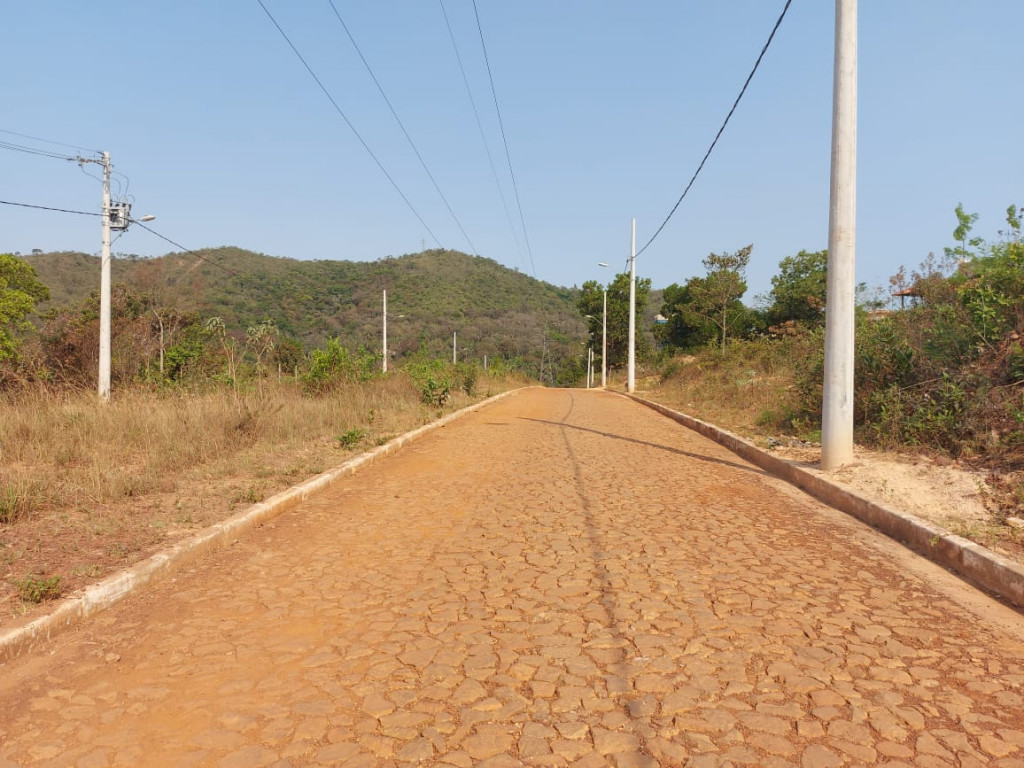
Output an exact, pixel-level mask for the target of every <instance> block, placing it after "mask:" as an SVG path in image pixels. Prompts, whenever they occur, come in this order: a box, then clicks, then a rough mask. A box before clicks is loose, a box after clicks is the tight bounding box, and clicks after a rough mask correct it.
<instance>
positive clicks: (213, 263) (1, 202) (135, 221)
mask: <svg viewBox="0 0 1024 768" xmlns="http://www.w3.org/2000/svg"><path fill="white" fill-rule="evenodd" d="M0 205H16V206H18V207H19V208H37V209H39V210H41V211H57V212H59V213H75V214H78V215H79V216H102V215H103V214H101V213H93V212H92V211H72V210H70V209H68V208H52V207H50V206H47V205H30V204H29V203H12V202H11V201H9V200H0ZM128 221H130V222H131V223H132V224H138V225H139V226H140V227H142V228H143V229H144V230H146V231H147V232H149V233H150V234H153V235H156V236H157V237H159V238H160V239H161V240H164V241H166V242H168V243H170V244H171V245H173V246H174V247H175V248H177V249H178V250H181V251H184V252H185V253H190V254H192V255H193V256H195V257H196V258H197V259H199V260H200V261H205V262H206V263H207V264H209V265H210V266H213V267H216V268H217V269H222V270H224V271H225V272H227V273H228V274H229V275H233V276H235V277H237V276H238V273H237V272H235V271H234V270H233V269H228V268H227V267H225V266H224V265H223V264H218V263H217V262H216V261H211V260H210V259H208V258H206V257H205V256H203V255H202V254H201V253H197V252H196V251H193V250H191V249H189V248H186V247H185V246H184V245H181V244H180V243H176V242H174V241H173V240H171V238H169V237H166V236H164V235H161V234H160V233H159V232H157V231H156V230H155V229H153V228H152V227H147V226H146V225H145V224H143V223H142V222H141V221H139V220H138V219H128ZM122 235H124V232H121V234H119V235H118V236H117V237H115V238H114V239H113V240H112V241H111V243H110V244H111V245H113V244H114V243H116V242H117V241H118V240H119V239H121V237H122Z"/></svg>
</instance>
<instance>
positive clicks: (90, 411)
mask: <svg viewBox="0 0 1024 768" xmlns="http://www.w3.org/2000/svg"><path fill="white" fill-rule="evenodd" d="M521 383H522V382H519V381H516V380H513V379H510V378H493V377H487V376H484V375H481V376H480V377H479V379H478V380H477V381H476V387H475V389H474V394H473V395H472V396H470V395H467V394H466V393H465V392H463V391H458V392H456V391H453V392H452V393H451V396H450V398H449V399H448V400H447V401H446V402H445V404H444V406H443V407H442V408H440V409H439V408H437V407H433V406H429V405H426V404H424V402H423V394H422V392H421V389H420V388H418V387H417V386H415V385H414V383H413V382H412V380H410V378H409V377H408V376H407V375H405V374H395V375H391V376H388V377H386V378H383V379H377V380H372V381H366V382H362V383H352V384H351V385H347V386H345V387H343V388H340V389H337V390H334V391H332V392H330V393H328V394H323V395H317V396H310V395H307V394H303V393H302V391H301V390H300V389H299V387H298V386H297V385H295V384H294V383H293V382H289V381H281V382H278V381H271V382H266V383H265V384H264V385H263V386H261V387H260V388H259V390H253V391H249V392H236V391H234V390H231V389H229V388H218V389H213V390H210V391H206V392H201V393H192V394H185V393H180V392H177V393H175V392H170V393H167V392H164V393H161V392H153V391H147V390H142V389H138V390H129V391H125V392H123V393H120V394H118V396H117V397H116V398H115V399H114V400H113V401H112V402H111V403H110V404H109V405H107V406H104V407H101V406H99V405H98V404H97V403H96V396H95V394H94V393H91V392H90V393H71V394H69V393H59V394H55V393H45V394H42V393H27V394H26V393H21V394H19V395H17V396H13V395H12V396H8V397H5V398H0V623H4V622H8V621H10V620H12V619H14V618H17V617H20V616H24V615H26V614H27V613H29V612H30V611H31V610H32V609H33V606H34V603H38V602H41V601H44V600H46V599H50V598H53V597H57V596H59V595H60V594H69V593H70V592H72V591H74V590H75V589H77V588H79V587H82V586H84V585H85V584H87V583H89V582H92V581H95V580H97V579H99V578H102V577H103V576H106V575H108V574H110V573H112V572H115V571H117V570H119V569H121V568H124V567H126V566H128V565H131V564H133V563H136V562H139V561H140V560H142V559H144V558H145V557H148V556H149V555H151V554H152V553H153V552H155V551H158V550H159V549H161V548H163V547H165V546H167V545H168V544H170V543H173V542H175V541H177V540H179V539H182V538H185V537H187V536H188V535H190V534H192V533H194V532H195V531H197V530H199V529H201V528H203V527H205V526H208V525H210V524H212V523H214V522H217V521H219V520H222V519H224V518H226V517H228V516H229V515H231V514H232V513H234V512H236V511H238V510H239V509H241V508H243V507H245V506H247V505H249V504H253V503H255V502H258V501H261V500H262V499H265V498H267V497H269V496H271V495H273V494H275V493H277V492H279V491H281V490H284V489H285V488H288V487H290V486H292V485H295V484H297V483H299V482H301V481H303V480H305V479H307V478H308V477H311V476H313V475H316V474H319V473H320V472H323V471H324V470H326V469H328V468H330V467H333V466H335V465H337V464H340V463H341V462H343V461H345V460H346V459H347V458H349V457H350V456H353V455H355V454H357V453H360V452H361V451H364V450H367V449H369V448H371V447H373V446H375V445H381V444H383V443H385V442H387V441H388V440H390V439H391V438H393V437H395V436H397V435H399V434H402V433H404V432H407V431H409V430H411V429H414V428H415V427H417V426H420V425H422V424H425V423H427V422H429V421H431V420H433V419H434V418H436V417H437V416H438V415H439V413H448V412H451V411H453V410H457V409H459V408H461V407H464V406H466V405H469V404H470V403H472V402H477V401H479V400H482V399H484V398H485V397H488V396H490V395H494V394H497V393H499V392H502V391H506V390H508V389H512V388H514V387H515V386H519V385H521Z"/></svg>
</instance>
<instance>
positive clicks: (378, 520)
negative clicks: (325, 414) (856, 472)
mask: <svg viewBox="0 0 1024 768" xmlns="http://www.w3.org/2000/svg"><path fill="white" fill-rule="evenodd" d="M1022 626H1024V624H1022V619H1021V618H1020V616H1019V615H1018V614H1016V613H1013V612H1011V611H1009V610H1008V609H1006V608H1002V607H1000V606H998V605H996V604H995V603H992V602H991V601H988V599H987V598H985V597H983V596H981V595H978V594H976V593H974V592H973V591H972V590H970V589H969V588H967V587H965V586H964V585H962V584H960V583H959V582H957V581H956V580H954V579H953V578H952V577H950V576H949V575H948V574H945V573H944V572H943V571H941V570H940V569H938V568H934V567H933V566H931V565H930V564H926V563H922V562H920V561H918V560H917V559H916V558H914V557H913V556H911V555H909V554H908V553H905V552H903V551H902V550H901V549H900V548H899V547H898V546H896V545H894V544H892V543H889V542H887V541H885V540H884V539H882V538H881V537H879V536H877V535H876V534H874V533H873V532H870V531H868V530H867V529H864V528H862V527H860V526H859V525H858V524H856V523H853V522H851V521H848V520H846V519H845V518H843V517H842V516H841V515H839V513H836V512H834V511H832V510H829V509H826V508H824V507H822V506H821V505H819V504H817V503H815V502H813V501H811V500H809V499H807V498H805V497H802V496H800V495H798V494H796V493H795V492H793V491H791V490H787V489H786V488H785V487H784V486H783V485H782V484H780V483H779V482H778V481H775V480H773V479H771V478H769V477H767V476H766V475H765V474H764V473H762V472H761V471H760V470H758V469H756V468H754V467H752V466H750V465H748V464H746V463H744V462H742V461H741V460H738V459H737V458H735V457H734V456H733V455H732V454H730V453H728V452H727V451H725V450H723V449H721V448H719V447H718V446H716V445H714V444H712V443H710V442H708V441H706V440H704V439H703V438H700V437H698V436H696V435H694V434H692V433H690V432H688V431H686V430H685V429H683V428H681V427H679V426H678V425H676V424H674V423H672V422H670V421H668V420H666V419H664V418H662V417H660V416H658V415H657V414H655V413H653V412H651V411H649V410H646V409H644V408H643V407H641V406H638V405H635V404H633V403H631V402H628V401H626V400H625V399H623V398H620V397H617V396H615V395H611V394H605V393H599V392H586V391H580V390H576V391H567V390H560V391H559V390H533V391H528V392H525V393H521V394H519V395H516V396H514V397H511V398H508V399H506V400H504V401H501V402H499V403H497V404H495V405H492V406H490V407H488V408H485V409H483V410H482V411H480V412H478V413H476V414H474V415H471V416H469V417H467V418H465V419H463V420H461V421H459V422H457V423H456V424H453V425H451V426H449V427H447V428H445V429H443V430H440V431H438V432H435V433H433V434H432V435H431V436H430V437H427V438H424V439H423V440H422V441H420V442H417V443H415V444H413V445H412V446H411V447H409V448H408V449H405V450H403V451H402V452H400V453H399V454H398V455H396V456H395V457H393V458H389V459H387V460H385V461H382V462H380V463H378V464H376V465H374V466H373V467H371V468H370V469H368V470H367V471H365V472H361V473H360V474H358V475H356V476H355V477H353V478H351V479H350V480H345V481H342V483H341V484H340V485H338V486H336V487H335V489H334V490H331V491H329V492H327V493H325V494H323V495H322V496H319V497H317V498H316V499H314V500H311V501H310V502H307V503H305V504H304V505H302V506H301V507H299V508H298V509H297V510H295V511H293V512H290V513H288V514H286V515H284V516H282V517H280V518H277V519H276V520H275V521H274V522H273V523H272V524H269V525H266V526H264V527H263V528H262V529H260V530H258V531H255V532H253V533H252V534H251V535H249V536H246V537H245V538H243V539H242V540H240V541H239V542H237V544H235V545H234V546H233V547H231V548H230V549H227V550H222V551H220V552H218V553H216V554H215V555H212V556H210V557H208V558H207V559H206V560H204V561H202V562H201V563H199V564H198V565H196V566H195V567H193V568H190V569H188V570H186V571H184V572H181V573H179V575H178V576H177V578H176V579H175V580H174V581H169V582H165V583H164V584H162V585H159V586H156V587H154V588H151V589H149V590H147V591H146V592H145V593H144V594H141V595H139V596H137V597H134V598H131V599H130V600H128V601H126V602H125V603H122V604H121V605H119V606H118V607H116V608H115V609H113V610H110V611H108V612H106V613H104V614H102V615H100V616H98V617H96V618H94V619H92V620H90V621H89V622H88V623H87V624H86V625H84V626H82V627H80V628H79V629H77V630H74V631H72V632H69V633H67V634H65V635H63V636H61V637H60V638H58V639H57V640H56V641H55V642H54V643H53V644H52V645H51V646H50V647H48V648H46V649H44V650H43V651H42V652H40V653H36V654H33V655H32V656H30V657H28V658H23V659H21V660H19V661H17V662H14V663H12V664H8V665H7V666H6V667H2V668H0V767H2V768H8V766H12V765H25V766H28V765H32V766H35V765H59V766H79V767H81V768H91V767H93V766H106V765H117V766H164V765H167V766H197V765H198V766H207V765H209V766H222V767H224V768H229V767H237V768H250V767H252V766H288V765H291V766H302V765H346V766H391V765H396V766H404V765H415V764H422V765H444V766H472V765H480V766H494V767H496V768H498V767H504V766H518V765H531V766H566V765H572V766H594V767H595V768H596V767H597V766H618V767H620V768H625V767H626V766H655V765H663V766H681V765H692V766H727V765H763V766H790V765H796V766H818V767H824V766H845V765H891V766H899V765H921V766H985V765H991V766H1024V725H1022V720H1024V699H1022V693H1024V687H1022V686H1024V645H1022V642H1021V638H1022V637H1024V633H1022Z"/></svg>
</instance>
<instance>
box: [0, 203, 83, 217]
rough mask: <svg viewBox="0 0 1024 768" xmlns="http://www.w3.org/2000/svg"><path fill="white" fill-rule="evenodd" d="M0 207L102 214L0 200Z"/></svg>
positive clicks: (81, 214) (78, 213) (80, 214)
mask: <svg viewBox="0 0 1024 768" xmlns="http://www.w3.org/2000/svg"><path fill="white" fill-rule="evenodd" d="M0 205H16V206H18V207H19V208H36V209H38V210H40V211H57V212H58V213H74V214H77V215H79V216H101V215H102V214H99V213H95V212H93V211H72V210H70V209H68V208H51V207H49V206H47V205H30V204H29V203H12V202H11V201H10V200H0Z"/></svg>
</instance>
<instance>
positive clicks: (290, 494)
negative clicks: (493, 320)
mask: <svg viewBox="0 0 1024 768" xmlns="http://www.w3.org/2000/svg"><path fill="white" fill-rule="evenodd" d="M520 391H522V390H521V389H512V390H509V391H508V392H502V393H501V394H498V395H495V396H494V397H489V398H488V399H486V400H483V401H481V402H479V403H474V404H473V405H470V406H467V407H466V408H462V409H460V410H458V411H455V412H454V413H450V414H448V415H447V416H445V417H443V418H441V419H438V420H437V421H432V422H430V423H429V424H425V425H423V426H422V427H419V428H417V429H414V430H413V431H412V432H406V433H405V434H404V435H399V436H398V437H396V438H394V439H393V440H390V441H388V442H387V443H385V444H384V445H382V446H379V447H377V448H375V449H373V450H372V451H367V452H366V453H361V454H360V455H358V456H356V457H354V458H352V459H349V460H348V461H346V462H345V463H344V464H341V465H339V466H337V467H335V468H334V469H329V470H327V471H326V472H324V473H322V474H319V475H317V476H316V477H312V478H310V479H309V480H306V481H305V482H302V483H299V484H298V485H296V486H293V487H292V488H289V489H287V490H285V491H282V492H281V493H278V494H276V495H275V496H271V497H270V498H269V499H267V500H266V501H261V502H259V503H258V504H253V505H252V506H251V507H248V508H247V509H243V510H242V511H240V512H238V513H236V514H235V515H232V516H231V517H229V518H228V519H227V520H223V521H221V522H219V523H215V524H214V525H211V526H210V527H209V528H204V529H203V530H202V531H200V532H199V533H197V534H196V535H195V536H192V537H191V538H188V539H184V540H183V541H179V542H178V543H177V544H174V545H173V546H171V547H170V548H168V549H165V550H163V551H161V552H157V553H156V554H155V555H153V556H152V557H149V558H148V559H146V560H143V561H142V562H141V563H137V564H136V565H134V566H132V567H131V568H129V569H128V570H126V571H122V572H121V573H117V574H114V575H113V576H110V577H108V578H106V579H104V580H103V581H99V582H97V583H95V584H90V585H89V586H87V587H85V588H84V589H81V590H79V591H78V592H76V593H74V594H73V595H71V596H70V597H68V598H65V599H63V600H61V601H60V602H59V603H57V604H56V607H55V608H54V610H52V611H51V612H50V613H48V614H46V615H45V616H40V617H39V618H37V619H34V620H33V621H31V622H29V623H28V624H25V625H23V626H20V627H15V628H14V629H11V630H8V631H7V632H5V633H3V634H2V635H0V665H2V664H3V663H4V662H7V661H10V660H11V659H14V658H16V657H17V656H20V655H21V654H23V653H27V652H29V651H31V650H32V649H33V648H34V647H35V646H36V644H38V643H41V642H45V641H48V640H50V639H52V638H53V637H54V636H56V635H58V634H60V633H61V632H63V631H64V630H66V629H68V628H69V627H72V626H74V625H76V624H78V623H79V622H81V621H82V620H84V619H86V618H87V617H89V616H91V615H93V614H94V613H98V612H100V611H103V610H105V609H107V608H109V607H110V606H112V605H113V604H114V603H116V602H118V601H119V600H121V599H122V598H124V597H127V596H128V595H130V594H132V593H134V592H136V591H137V590H139V589H140V588H141V587H143V586H145V585H146V584H149V583H150V582H152V581H156V580H158V579H161V578H165V577H166V576H167V575H169V574H171V573H173V572H174V571H175V570H177V569H178V568H180V567H181V566H182V565H184V564H186V563H189V562H191V561H193V560H196V559H197V558H198V557H200V556H201V555H202V554H204V553H205V552H207V551H209V550H211V549H213V548H214V547H217V546H220V545H222V544H224V543H227V542H229V541H231V540H233V539H235V538H237V537H238V535H240V534H241V533H243V532H244V531H246V530H249V529H250V528H255V527H256V526H257V525H259V524H260V523H262V522H264V521H266V520H269V519H270V518H273V517H275V516H277V515H279V514H281V513H282V512H285V511H287V510H288V509H291V508H292V507H294V506H296V505H297V504H299V503H301V502H303V501H305V500H306V499H308V498H309V497H310V496H312V495H313V494H315V493H318V492H319V491H322V490H324V489H325V488H327V487H328V486H330V485H332V484H333V483H334V482H335V481H337V480H338V479H339V478H342V477H346V476H348V475H351V474H354V473H355V472H356V470H358V469H360V468H361V467H364V466H367V465H369V464H371V463H372V462H374V461H376V460H378V459H381V458H383V457H385V456H387V455H389V454H391V453H394V452H395V451H397V450H398V449H399V448H401V447H402V446H404V445H406V444H407V443H411V442H412V441H414V440H417V439H418V438H420V437H423V436H424V435H426V434H427V433H429V432H432V431H434V430H435V429H439V428H440V427H444V426H445V425H447V424H450V423H451V422H453V421H455V420H456V419H458V418H461V417H462V416H465V415H466V414H469V413H472V412H473V411H476V410H479V409H480V408H483V407H485V406H487V405H490V404H491V403H493V402H496V401H498V400H501V399H502V398H504V397H508V396H510V395H513V394H516V393H517V392H520Z"/></svg>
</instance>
